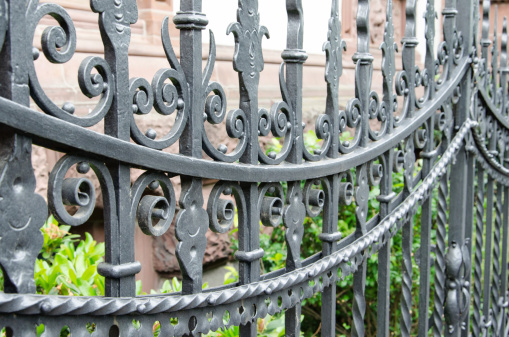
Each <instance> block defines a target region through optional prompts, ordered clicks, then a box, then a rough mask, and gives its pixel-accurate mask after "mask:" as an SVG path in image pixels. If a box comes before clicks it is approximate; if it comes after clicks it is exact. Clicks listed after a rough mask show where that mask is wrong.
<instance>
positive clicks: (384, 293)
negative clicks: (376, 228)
mask: <svg viewBox="0 0 509 337" xmlns="http://www.w3.org/2000/svg"><path fill="white" fill-rule="evenodd" d="M384 160H385V165H384V174H383V177H382V180H381V182H380V195H379V196H378V198H377V199H378V201H379V202H380V219H383V218H385V217H386V216H387V215H388V214H389V206H390V202H391V200H392V199H393V198H394V197H395V195H396V194H395V193H394V192H393V191H392V171H393V166H394V165H393V161H394V150H389V151H388V152H386V153H385V154H384ZM390 274H391V239H388V240H387V242H386V243H385V245H384V246H383V247H382V248H381V249H380V250H379V251H378V296H377V337H388V336H389V326H390V321H389V320H390V304H391V301H390V292H391V275H390Z"/></svg>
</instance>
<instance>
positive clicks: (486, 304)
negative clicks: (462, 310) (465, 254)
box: [482, 175, 494, 328]
mask: <svg viewBox="0 0 509 337" xmlns="http://www.w3.org/2000/svg"><path fill="white" fill-rule="evenodd" d="M493 195H494V179H493V178H492V177H491V176H490V175H488V183H487V185H486V197H487V204H486V231H485V236H484V238H485V245H484V282H483V297H482V305H483V316H484V320H485V322H488V321H489V320H490V319H491V313H490V312H491V310H490V293H491V289H490V288H491V254H492V246H493V242H492V236H493V206H494V205H493ZM483 328H485V327H483Z"/></svg>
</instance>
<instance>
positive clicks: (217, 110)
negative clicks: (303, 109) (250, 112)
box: [202, 31, 248, 163]
mask: <svg viewBox="0 0 509 337" xmlns="http://www.w3.org/2000/svg"><path fill="white" fill-rule="evenodd" d="M215 58H216V43H215V39H214V34H213V33H212V31H210V51H209V58H208V61H207V66H206V68H205V76H204V79H203V85H204V95H205V97H206V99H205V112H204V115H203V116H204V119H205V120H206V121H208V122H209V123H210V124H219V123H221V122H222V121H223V120H224V119H225V117H226V132H227V134H228V136H229V137H230V138H234V139H238V140H239V143H238V144H237V146H236V147H235V149H234V150H233V151H232V152H231V153H227V152H228V148H227V146H226V145H224V144H221V145H219V147H218V148H217V149H216V148H215V147H214V146H213V145H212V143H211V142H210V140H209V138H208V136H207V132H206V131H203V140H202V143H203V150H204V151H205V153H207V155H209V156H210V157H212V158H213V159H215V160H219V161H223V162H228V163H233V162H234V161H236V160H238V159H239V158H240V157H241V156H242V154H243V153H244V150H245V149H246V146H247V140H248V137H247V124H248V122H247V117H246V114H245V113H244V111H243V110H241V109H234V110H231V111H230V112H228V115H227V114H226V104H227V103H226V94H225V92H224V90H223V88H222V86H221V85H220V84H219V83H217V82H210V83H209V79H210V77H211V76H212V70H213V68H214V64H215ZM210 94H212V95H210Z"/></svg>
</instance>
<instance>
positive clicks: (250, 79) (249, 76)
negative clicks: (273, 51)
mask: <svg viewBox="0 0 509 337" xmlns="http://www.w3.org/2000/svg"><path fill="white" fill-rule="evenodd" d="M237 21H238V22H235V23H232V24H230V26H228V30H227V34H230V33H233V36H234V37H235V55H234V56H233V68H234V69H235V71H237V72H239V73H241V74H242V78H243V79H244V82H245V83H244V84H246V85H248V83H252V84H253V85H258V76H259V73H260V72H261V71H262V70H263V67H264V61H263V51H262V39H263V36H266V37H267V38H269V31H268V30H267V28H266V27H265V26H260V14H259V13H258V1H253V0H242V1H240V2H239V9H238V10H237ZM246 60H249V61H248V62H246Z"/></svg>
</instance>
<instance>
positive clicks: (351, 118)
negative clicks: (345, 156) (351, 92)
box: [339, 98, 362, 153]
mask: <svg viewBox="0 0 509 337" xmlns="http://www.w3.org/2000/svg"><path fill="white" fill-rule="evenodd" d="M361 110H362V108H361V102H360V101H359V99H357V98H353V99H351V100H350V101H349V102H348V104H347V105H346V110H345V111H344V112H342V111H340V112H339V113H340V118H339V121H340V131H341V132H344V131H345V130H346V126H348V127H349V128H352V129H355V130H354V132H355V134H354V136H353V139H352V140H345V141H343V142H342V143H341V142H340V143H339V151H340V152H341V153H350V152H352V151H353V150H354V149H355V148H356V147H357V145H358V144H359V142H360V139H361V137H360V136H361V132H360V126H361V123H362V116H361ZM342 121H345V122H346V123H344V122H342ZM345 124H346V125H345ZM343 125H345V127H344V129H343Z"/></svg>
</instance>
